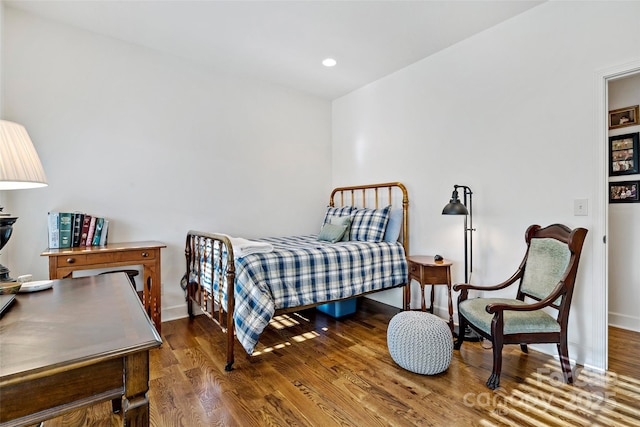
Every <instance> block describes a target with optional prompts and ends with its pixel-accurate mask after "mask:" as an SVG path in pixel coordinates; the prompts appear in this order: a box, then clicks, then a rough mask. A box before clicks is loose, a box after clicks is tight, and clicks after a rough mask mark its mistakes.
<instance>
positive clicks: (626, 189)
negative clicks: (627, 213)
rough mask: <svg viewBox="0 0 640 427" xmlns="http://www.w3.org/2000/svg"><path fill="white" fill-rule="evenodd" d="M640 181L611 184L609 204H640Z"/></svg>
mask: <svg viewBox="0 0 640 427" xmlns="http://www.w3.org/2000/svg"><path fill="white" fill-rule="evenodd" d="M638 187H640V181H619V182H610V183H609V203H638V202H640V192H639V191H638V189H639V188H638Z"/></svg>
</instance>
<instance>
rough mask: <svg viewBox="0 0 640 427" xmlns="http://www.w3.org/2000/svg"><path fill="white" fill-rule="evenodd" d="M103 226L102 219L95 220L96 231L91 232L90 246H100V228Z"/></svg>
mask: <svg viewBox="0 0 640 427" xmlns="http://www.w3.org/2000/svg"><path fill="white" fill-rule="evenodd" d="M103 226H104V218H96V229H95V230H94V232H93V239H92V240H91V246H100V236H102V227H103Z"/></svg>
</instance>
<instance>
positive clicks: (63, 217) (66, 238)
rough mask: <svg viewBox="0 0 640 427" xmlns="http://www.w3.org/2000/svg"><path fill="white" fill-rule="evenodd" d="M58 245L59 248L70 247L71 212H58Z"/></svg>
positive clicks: (71, 237)
mask: <svg viewBox="0 0 640 427" xmlns="http://www.w3.org/2000/svg"><path fill="white" fill-rule="evenodd" d="M59 221H60V227H59V229H58V230H59V233H60V247H61V248H70V247H71V242H72V239H73V234H72V230H73V213H71V212H60V219H59Z"/></svg>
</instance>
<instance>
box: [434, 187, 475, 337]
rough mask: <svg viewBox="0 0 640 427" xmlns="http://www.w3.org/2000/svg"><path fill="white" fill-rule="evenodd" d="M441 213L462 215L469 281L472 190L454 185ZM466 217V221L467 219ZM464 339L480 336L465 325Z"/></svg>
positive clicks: (471, 242)
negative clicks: (460, 193)
mask: <svg viewBox="0 0 640 427" xmlns="http://www.w3.org/2000/svg"><path fill="white" fill-rule="evenodd" d="M458 188H461V189H462V202H460V198H459V196H458ZM442 215H464V283H469V281H470V279H471V275H472V274H473V232H474V231H476V229H475V228H473V192H472V191H471V188H469V187H467V186H466V185H454V186H453V193H451V200H449V203H448V204H447V205H446V206H445V207H444V209H442ZM467 219H468V221H467ZM464 339H465V341H480V337H479V336H478V335H477V334H476V333H475V332H473V330H472V329H471V328H469V327H467V328H466V329H465V331H464Z"/></svg>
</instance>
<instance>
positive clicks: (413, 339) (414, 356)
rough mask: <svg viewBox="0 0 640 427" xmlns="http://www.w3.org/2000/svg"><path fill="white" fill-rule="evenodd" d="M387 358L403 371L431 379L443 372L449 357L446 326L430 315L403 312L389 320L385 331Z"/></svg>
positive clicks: (449, 337)
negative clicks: (427, 376) (429, 376)
mask: <svg viewBox="0 0 640 427" xmlns="http://www.w3.org/2000/svg"><path fill="white" fill-rule="evenodd" d="M387 346H388V347H389V353H391V358H392V359H393V360H394V361H395V362H396V363H397V364H398V365H400V366H401V367H403V368H404V369H406V370H408V371H411V372H415V373H417V374H424V375H435V374H439V373H440V372H443V371H446V370H447V368H448V367H449V364H450V363H451V357H452V355H453V337H452V336H451V329H449V325H447V323H446V322H445V321H444V320H442V319H441V318H439V317H438V316H434V315H433V314H430V313H425V312H421V311H403V312H401V313H398V314H396V315H395V316H393V318H392V319H391V321H390V322H389V327H388V329H387Z"/></svg>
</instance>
